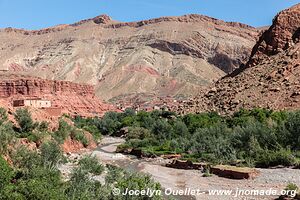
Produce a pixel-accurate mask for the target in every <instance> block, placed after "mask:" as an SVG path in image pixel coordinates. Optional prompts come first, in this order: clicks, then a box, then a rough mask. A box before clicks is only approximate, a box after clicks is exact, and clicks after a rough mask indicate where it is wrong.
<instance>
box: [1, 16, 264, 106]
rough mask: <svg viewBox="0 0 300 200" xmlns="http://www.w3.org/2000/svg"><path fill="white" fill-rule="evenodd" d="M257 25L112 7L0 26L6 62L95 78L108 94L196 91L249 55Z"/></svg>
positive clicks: (47, 73) (42, 72)
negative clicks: (125, 13) (34, 25)
mask: <svg viewBox="0 0 300 200" xmlns="http://www.w3.org/2000/svg"><path fill="white" fill-rule="evenodd" d="M258 32H259V31H258V30H257V29H255V28H252V27H250V26H247V25H244V24H240V23H226V22H223V21H220V20H216V19H213V18H209V17H206V16H201V15H186V16H182V17H163V18H157V19H152V20H146V21H140V22H130V23H121V22H116V21H113V20H112V19H111V18H110V17H108V16H106V15H102V16H98V17H95V18H93V19H88V20H83V21H80V22H78V23H75V24H71V25H60V26H56V27H52V28H47V29H43V30H37V31H26V30H20V29H13V28H6V29H1V30H0V69H1V70H4V71H8V72H11V73H22V74H27V75H32V76H39V77H42V78H47V79H55V80H68V81H74V82H78V83H88V84H94V85H96V94H97V95H98V96H99V97H101V98H102V99H104V100H108V99H111V98H113V97H118V96H121V95H128V94H136V93H146V94H153V95H157V96H166V95H171V96H175V95H186V96H190V95H192V94H195V92H197V91H199V89H200V88H202V87H203V86H207V85H209V84H211V83H213V82H214V81H215V80H217V79H219V78H220V77H222V76H224V75H225V74H226V73H229V72H231V71H233V70H234V69H236V68H237V67H238V66H239V65H240V64H241V63H243V62H246V61H247V59H248V57H249V56H250V53H251V48H252V47H253V46H254V44H255V42H256V37H257V36H258Z"/></svg>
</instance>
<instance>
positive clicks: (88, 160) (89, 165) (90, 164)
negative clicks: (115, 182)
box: [79, 155, 104, 175]
mask: <svg viewBox="0 0 300 200" xmlns="http://www.w3.org/2000/svg"><path fill="white" fill-rule="evenodd" d="M79 166H80V168H81V169H82V170H84V171H87V172H89V173H92V174H95V175H100V174H101V173H102V172H103V171H104V167H103V166H102V165H101V164H100V163H99V161H98V160H97V158H96V157H95V156H93V157H92V156H90V155H89V156H85V157H83V158H81V159H80V160H79Z"/></svg>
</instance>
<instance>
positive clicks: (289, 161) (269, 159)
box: [256, 149, 296, 167]
mask: <svg viewBox="0 0 300 200" xmlns="http://www.w3.org/2000/svg"><path fill="white" fill-rule="evenodd" d="M294 164H296V158H295V157H294V156H293V154H292V153H291V151H290V150H286V149H281V150H279V151H270V150H264V151H263V152H261V154H260V155H258V156H257V158H256V166H257V167H274V166H278V165H283V166H293V165H294Z"/></svg>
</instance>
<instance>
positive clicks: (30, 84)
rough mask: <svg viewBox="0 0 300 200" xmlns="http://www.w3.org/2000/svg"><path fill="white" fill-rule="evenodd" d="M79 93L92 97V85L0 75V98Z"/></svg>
mask: <svg viewBox="0 0 300 200" xmlns="http://www.w3.org/2000/svg"><path fill="white" fill-rule="evenodd" d="M19 95H23V96H32V97H34V96H36V97H39V96H44V95H65V96H68V95H70V96H71V95H75V96H76V95H79V96H87V97H94V96H95V88H94V86H92V85H84V84H78V83H72V82H70V81H51V80H46V79H40V78H33V77H25V76H24V77H22V76H1V80H0V98H7V97H12V96H19Z"/></svg>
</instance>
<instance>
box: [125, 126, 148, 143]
mask: <svg viewBox="0 0 300 200" xmlns="http://www.w3.org/2000/svg"><path fill="white" fill-rule="evenodd" d="M149 137H151V132H150V131H149V130H148V129H145V128H143V127H130V128H129V129H128V134H127V137H126V140H130V139H140V140H142V139H145V138H149Z"/></svg>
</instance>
